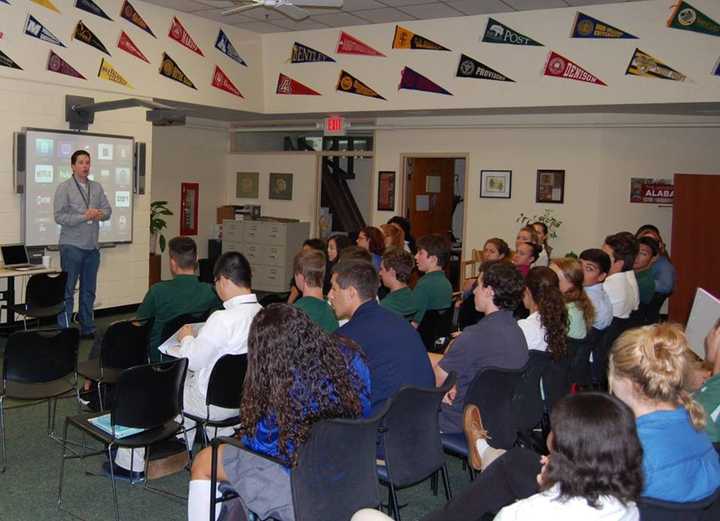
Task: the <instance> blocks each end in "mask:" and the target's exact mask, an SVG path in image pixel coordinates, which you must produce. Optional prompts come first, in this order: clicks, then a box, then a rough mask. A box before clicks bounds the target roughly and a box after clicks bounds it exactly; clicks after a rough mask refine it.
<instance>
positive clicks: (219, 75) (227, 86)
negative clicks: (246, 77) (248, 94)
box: [212, 65, 245, 98]
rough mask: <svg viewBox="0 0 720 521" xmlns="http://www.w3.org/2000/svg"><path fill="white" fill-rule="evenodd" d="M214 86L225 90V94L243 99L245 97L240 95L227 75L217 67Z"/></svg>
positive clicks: (214, 74) (213, 80)
mask: <svg viewBox="0 0 720 521" xmlns="http://www.w3.org/2000/svg"><path fill="white" fill-rule="evenodd" d="M212 86H213V87H217V88H218V89H220V90H224V91H225V92H229V93H230V94H234V95H235V96H239V97H241V98H244V97H245V96H243V95H242V94H241V93H240V91H239V90H238V88H237V87H236V86H235V85H234V84H233V82H232V81H230V78H228V77H227V74H225V73H224V72H223V70H222V69H221V68H220V67H218V66H217V65H216V66H215V72H214V73H213V79H212Z"/></svg>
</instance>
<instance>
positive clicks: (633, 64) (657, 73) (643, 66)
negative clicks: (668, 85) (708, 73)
mask: <svg viewBox="0 0 720 521" xmlns="http://www.w3.org/2000/svg"><path fill="white" fill-rule="evenodd" d="M625 74H629V75H631V76H647V77H649V78H660V79H662V80H674V81H685V80H686V79H687V77H686V76H685V75H684V74H682V73H680V72H678V71H676V70H675V69H673V68H672V67H669V66H667V65H665V64H664V63H663V62H661V61H660V60H658V59H657V58H653V57H652V56H650V55H649V54H648V53H646V52H643V51H641V50H640V49H635V52H634V53H633V55H632V58H631V59H630V64H629V65H628V68H627V70H626V71H625Z"/></svg>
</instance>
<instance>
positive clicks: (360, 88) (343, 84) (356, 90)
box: [335, 70, 385, 100]
mask: <svg viewBox="0 0 720 521" xmlns="http://www.w3.org/2000/svg"><path fill="white" fill-rule="evenodd" d="M335 90H339V91H340V92H347V93H348V94H357V95H358V96H365V97H368V98H377V99H381V100H384V99H385V98H383V97H382V96H381V95H380V94H378V93H377V92H376V91H375V90H373V89H371V88H370V87H368V86H367V85H366V84H365V83H363V82H362V81H360V80H359V79H357V78H356V77H355V76H353V75H352V74H350V73H349V72H347V71H345V70H342V71H340V77H339V78H338V82H337V86H336V87H335Z"/></svg>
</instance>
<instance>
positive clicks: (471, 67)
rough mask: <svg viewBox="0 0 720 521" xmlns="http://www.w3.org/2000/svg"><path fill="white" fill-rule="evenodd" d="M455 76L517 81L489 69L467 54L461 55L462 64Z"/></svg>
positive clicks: (459, 65)
mask: <svg viewBox="0 0 720 521" xmlns="http://www.w3.org/2000/svg"><path fill="white" fill-rule="evenodd" d="M455 75H456V76H457V77H458V78H475V79H478V80H495V81H511V82H513V83H514V82H515V80H511V79H510V78H508V77H507V76H505V75H504V74H500V73H499V72H498V71H496V70H495V69H492V68H490V67H488V66H487V65H485V64H484V63H480V62H479V61H477V60H475V59H473V58H471V57H470V56H468V55H467V54H462V55H460V63H459V64H458V69H457V73H456V74H455Z"/></svg>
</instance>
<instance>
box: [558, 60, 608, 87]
mask: <svg viewBox="0 0 720 521" xmlns="http://www.w3.org/2000/svg"><path fill="white" fill-rule="evenodd" d="M545 76H554V77H556V78H566V79H568V80H576V81H584V82H586V83H593V84H595V85H605V86H607V85H606V84H605V83H604V82H603V81H602V80H600V79H598V78H597V77H595V76H593V75H592V74H590V73H589V72H588V71H586V70H585V69H583V68H582V67H580V66H579V65H578V64H577V63H574V62H572V61H570V60H568V59H567V58H565V57H564V56H561V55H559V54H558V53H556V52H555V51H550V54H549V55H548V59H547V61H546V62H545Z"/></svg>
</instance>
